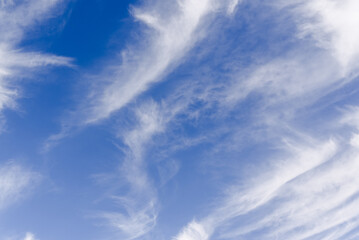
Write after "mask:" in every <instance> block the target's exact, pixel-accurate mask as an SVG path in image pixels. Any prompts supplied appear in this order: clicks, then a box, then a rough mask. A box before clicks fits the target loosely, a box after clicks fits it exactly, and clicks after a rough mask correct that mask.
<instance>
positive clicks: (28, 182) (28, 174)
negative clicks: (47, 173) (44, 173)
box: [0, 162, 40, 209]
mask: <svg viewBox="0 0 359 240" xmlns="http://www.w3.org/2000/svg"><path fill="white" fill-rule="evenodd" d="M39 179H40V175H39V174H37V173H35V172H32V171H30V170H28V169H25V168H24V167H22V166H20V165H18V164H15V163H13V162H9V163H7V164H3V165H1V166H0V209H1V208H4V207H6V206H8V205H10V204H12V203H15V202H16V201H18V200H21V199H22V198H24V197H25V196H26V195H27V194H28V193H29V190H31V189H32V188H33V187H34V186H35V185H36V183H37V182H38V181H39Z"/></svg>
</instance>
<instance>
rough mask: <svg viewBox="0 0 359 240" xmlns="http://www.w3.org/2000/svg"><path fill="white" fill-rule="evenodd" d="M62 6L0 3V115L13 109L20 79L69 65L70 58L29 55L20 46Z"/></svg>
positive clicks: (51, 2)
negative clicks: (32, 71)
mask: <svg viewBox="0 0 359 240" xmlns="http://www.w3.org/2000/svg"><path fill="white" fill-rule="evenodd" d="M63 3H64V1H23V2H21V3H19V2H17V1H2V2H0V31H1V33H2V34H1V36H0V116H1V112H2V111H3V110H4V109H6V108H12V109H14V108H16V99H18V98H19V97H21V93H20V92H21V91H20V82H19V79H21V78H24V77H31V74H30V73H31V69H34V68H37V69H39V68H45V67H47V66H71V61H72V60H71V59H70V58H66V57H59V56H55V55H51V54H44V53H41V52H28V51H26V50H24V49H21V48H20V47H19V44H20V43H21V42H22V41H23V40H24V39H26V36H27V34H28V32H29V31H31V29H32V28H33V27H34V26H35V25H37V24H39V23H40V22H41V21H42V20H44V19H49V18H53V17H55V16H57V15H58V14H59V12H61V10H59V9H61V7H60V6H61V4H63ZM59 7H60V8H59ZM1 118H2V117H1ZM2 120H3V119H2Z"/></svg>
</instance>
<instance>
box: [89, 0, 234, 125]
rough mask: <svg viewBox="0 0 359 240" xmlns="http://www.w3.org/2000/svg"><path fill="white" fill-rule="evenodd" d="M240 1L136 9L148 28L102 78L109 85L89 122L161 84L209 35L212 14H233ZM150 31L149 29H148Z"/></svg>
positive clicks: (190, 0) (183, 0)
mask: <svg viewBox="0 0 359 240" xmlns="http://www.w3.org/2000/svg"><path fill="white" fill-rule="evenodd" d="M237 3H238V1H223V2H222V3H218V2H216V1H211V0H203V1H194V0H178V1H174V2H173V3H167V4H163V6H162V7H161V5H162V4H161V1H158V2H155V4H154V6H151V7H150V6H143V7H138V8H133V9H132V13H133V16H134V17H135V19H137V20H138V21H140V22H141V23H143V24H145V25H146V26H147V29H144V31H143V33H142V38H143V39H142V40H141V41H140V43H139V44H136V45H135V46H128V48H127V50H124V51H123V52H122V59H121V61H122V63H121V65H120V66H117V67H115V70H111V69H110V70H109V71H110V73H108V69H106V73H105V74H104V75H103V76H101V78H102V79H106V82H109V83H108V84H105V86H103V87H102V88H100V89H101V90H100V92H98V91H96V90H94V93H93V94H92V95H91V96H93V99H92V105H91V110H90V115H89V116H87V117H86V118H87V119H86V122H87V123H91V122H97V121H99V120H101V119H104V118H107V117H108V116H110V115H111V113H113V112H115V111H117V110H119V109H121V108H122V107H124V106H125V105H126V104H128V103H129V102H130V101H131V100H133V99H134V98H135V97H136V96H138V95H139V94H141V93H142V92H144V91H145V90H147V89H148V88H149V86H150V84H153V83H155V82H159V81H161V80H163V78H164V77H165V76H166V74H168V73H169V72H170V71H171V69H172V68H174V67H175V66H177V65H178V64H179V63H180V62H181V61H183V59H184V58H186V55H187V54H188V53H189V51H190V50H191V49H192V48H193V47H194V46H195V45H196V43H197V42H198V41H199V40H200V39H201V38H203V37H204V36H205V35H206V29H205V26H206V24H208V21H210V19H211V18H212V17H213V16H211V14H214V13H216V11H217V12H218V11H220V9H223V7H225V8H227V9H228V12H229V13H231V12H233V11H234V9H235V7H236V4H237ZM148 28H149V29H148Z"/></svg>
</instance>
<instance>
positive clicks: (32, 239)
mask: <svg viewBox="0 0 359 240" xmlns="http://www.w3.org/2000/svg"><path fill="white" fill-rule="evenodd" d="M24 240H36V238H35V235H34V234H32V233H30V232H28V233H26V236H25V238H24Z"/></svg>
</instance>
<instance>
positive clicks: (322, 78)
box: [174, 1, 359, 240]
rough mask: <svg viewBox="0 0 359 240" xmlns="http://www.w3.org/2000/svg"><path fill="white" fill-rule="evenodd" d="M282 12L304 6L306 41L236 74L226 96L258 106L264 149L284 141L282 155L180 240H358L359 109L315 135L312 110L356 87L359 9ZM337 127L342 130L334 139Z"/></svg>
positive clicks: (311, 7)
mask: <svg viewBox="0 0 359 240" xmlns="http://www.w3.org/2000/svg"><path fill="white" fill-rule="evenodd" d="M277 3H283V4H284V5H285V6H291V7H293V5H291V4H293V3H296V4H295V7H293V8H292V9H291V10H293V9H294V13H295V14H294V17H293V18H294V20H295V21H296V23H297V24H298V25H297V26H298V27H299V31H300V32H299V33H298V32H297V34H298V35H297V37H298V36H299V38H297V39H296V41H298V42H296V43H297V44H296V45H295V49H294V48H290V49H289V50H288V51H287V52H286V53H285V54H282V55H280V56H279V57H278V56H276V57H275V58H274V60H273V59H272V60H270V61H268V62H267V63H265V64H255V65H252V66H249V67H248V69H247V70H246V71H243V69H242V70H241V72H238V73H237V76H236V74H233V76H234V79H235V80H234V81H233V82H234V83H233V85H232V84H231V85H230V87H229V88H225V92H226V93H227V94H225V95H226V97H225V98H224V99H225V100H226V101H225V102H226V103H231V104H233V105H234V106H238V105H239V104H241V103H243V102H245V101H248V99H250V103H251V104H253V105H254V106H258V107H257V108H256V109H253V111H252V112H250V113H251V114H253V116H251V118H250V119H251V121H253V122H252V123H251V124H250V126H258V125H259V124H260V126H262V127H263V128H264V129H266V134H267V135H266V136H260V140H259V141H262V142H265V143H266V144H269V142H267V141H268V139H270V140H271V141H275V142H271V143H270V144H271V146H272V145H273V144H275V146H277V150H278V149H279V150H280V154H279V156H278V153H277V154H276V155H273V156H271V157H266V158H263V157H261V158H260V159H257V160H256V161H259V162H261V163H263V167H261V166H257V168H256V169H255V170H253V169H252V171H251V172H250V173H247V174H246V176H247V177H248V176H255V177H253V178H251V177H249V178H247V179H246V180H241V181H239V180H238V181H239V183H237V184H233V186H227V187H224V188H225V191H224V192H225V193H226V197H224V199H223V200H222V201H219V202H218V201H216V202H215V203H214V204H212V205H211V206H212V207H213V205H216V207H214V208H212V209H211V210H209V213H208V215H207V217H204V218H202V219H201V220H196V221H193V222H190V223H189V224H188V225H187V226H186V227H184V228H183V229H182V230H181V231H180V233H179V234H178V235H177V236H176V237H174V239H178V240H180V239H186V240H189V239H190V240H194V239H196V240H197V239H203V240H205V239H258V238H260V239H342V238H343V239H355V236H357V235H355V234H356V231H355V230H356V229H357V228H358V225H357V220H358V217H357V216H358V214H359V213H358V212H357V211H354V209H358V203H359V202H358V197H357V196H358V192H359V188H358V187H357V186H358V185H357V181H358V178H357V175H356V174H355V172H357V170H358V169H357V168H358V166H357V162H358V158H357V156H358V149H357V146H358V142H359V140H358V139H359V138H358V135H357V128H358V124H357V123H356V122H357V121H356V120H357V118H358V111H357V108H356V107H349V108H347V111H346V114H344V116H343V118H342V119H339V120H338V119H336V118H328V119H325V121H324V120H322V121H321V123H322V125H321V126H317V125H314V119H313V118H312V117H313V115H312V114H313V112H316V111H320V110H318V108H316V109H315V110H313V108H314V107H313V105H315V104H317V105H321V107H323V108H325V107H328V105H327V104H328V103H326V100H327V99H325V100H323V98H326V96H327V95H328V94H335V93H336V92H335V91H336V90H338V89H340V88H343V86H345V84H347V83H348V82H351V81H353V80H354V79H355V78H356V77H357V71H358V66H357V65H356V63H355V62H356V61H355V59H356V58H357V53H356V52H357V49H356V48H357V47H358V46H357V41H355V39H356V31H354V32H351V31H348V29H352V28H353V27H354V26H356V25H358V24H357V22H356V21H357V18H356V17H355V16H353V17H350V16H352V15H353V13H354V9H355V11H357V10H358V5H357V3H356V2H355V1H344V3H343V2H341V4H339V1H310V2H305V3H303V1H289V3H288V2H286V3H284V2H283V1H277V2H276V4H277ZM276 4H274V5H276ZM282 6H283V5H282ZM286 10H287V9H286ZM292 13H293V12H292ZM337 17H338V18H337ZM304 36H305V37H308V36H309V37H310V39H309V40H308V39H306V38H305V37H304ZM352 40H353V42H351V41H352ZM253 96H256V97H257V98H254V97H253ZM319 101H322V102H319ZM258 102H259V103H260V104H255V103H258ZM323 102H324V103H323ZM330 103H331V102H329V104H330ZM224 107H227V110H228V106H226V105H224ZM234 108H235V107H234ZM232 109H233V108H232ZM314 114H315V113H314ZM316 114H319V113H318V112H317V113H316ZM306 115H307V116H306ZM305 121H307V122H305ZM303 122H305V124H309V126H308V125H306V126H307V128H309V129H311V130H310V131H311V133H310V134H307V133H305V131H303V129H302V128H300V127H298V125H299V126H300V125H301V124H303ZM263 123H264V124H263ZM343 124H347V125H348V126H349V132H350V135H351V137H350V138H349V139H348V138H347V135H346V134H347V132H345V131H342V129H341V130H339V129H338V127H339V126H340V127H341V126H343ZM328 125H330V126H336V127H334V129H328V128H326V127H327V126H328ZM294 126H295V127H294ZM316 126H317V127H318V128H317V129H315V128H316ZM247 127H248V126H247ZM319 129H321V130H319ZM317 130H318V131H317ZM268 135H269V136H268ZM331 136H338V138H333V137H331ZM245 137H246V139H247V138H248V137H247V136H245ZM278 139H280V141H278ZM283 139H284V141H283ZM319 139H327V140H326V141H323V140H319ZM225 144H226V143H224V144H223V145H225ZM228 144H233V143H228ZM235 144H236V143H234V145H235ZM268 166H269V167H268ZM194 223H195V224H194ZM194 226H195V227H194Z"/></svg>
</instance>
